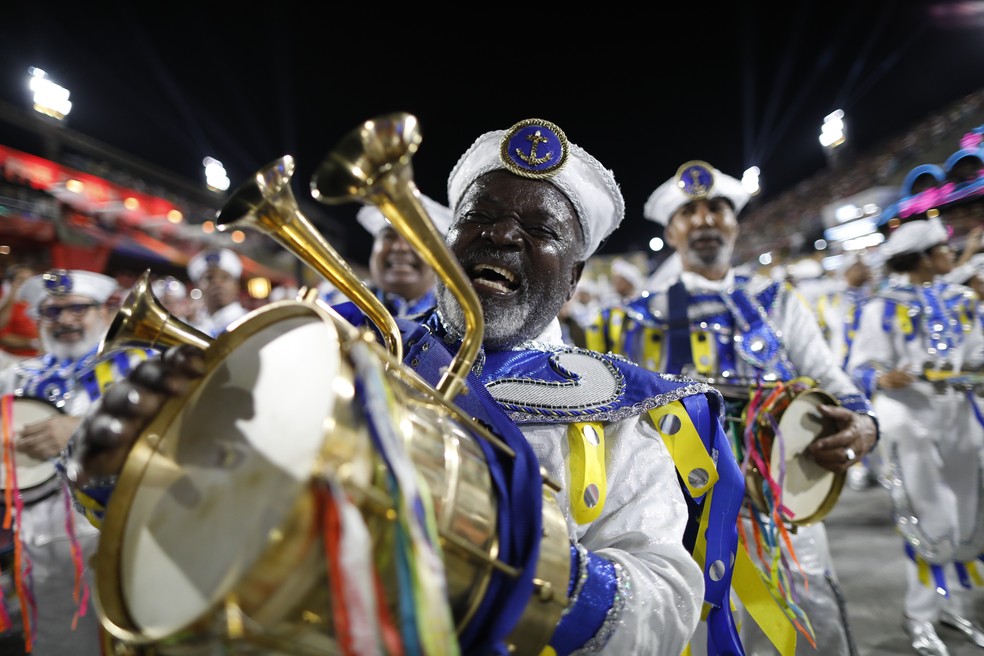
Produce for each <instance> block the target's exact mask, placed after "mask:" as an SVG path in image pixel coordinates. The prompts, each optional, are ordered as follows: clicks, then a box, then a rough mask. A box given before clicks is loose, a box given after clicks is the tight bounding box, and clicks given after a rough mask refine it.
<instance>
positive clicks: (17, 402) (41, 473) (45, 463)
mask: <svg viewBox="0 0 984 656" xmlns="http://www.w3.org/2000/svg"><path fill="white" fill-rule="evenodd" d="M11 405H12V406H13V415H14V416H13V421H12V422H11V427H12V428H13V430H14V433H15V434H16V433H18V432H19V431H20V430H21V429H22V428H23V427H24V426H27V425H28V424H34V423H37V422H39V421H44V420H45V419H50V418H51V417H53V416H55V415H59V414H62V413H61V411H60V410H59V409H58V408H56V407H55V406H53V405H52V404H50V403H48V402H47V401H42V400H41V399H32V398H29V397H15V398H14V402H13V403H12V404H11ZM6 457H7V452H6V450H5V449H2V448H0V489H3V490H6V489H7V461H6ZM14 465H15V466H16V467H17V472H16V474H17V488H18V489H20V490H26V489H27V488H31V487H34V486H36V485H41V484H42V483H44V482H46V481H48V480H51V477H52V476H54V475H55V474H56V473H57V472H56V470H55V463H54V461H52V460H35V459H34V458H32V457H31V456H29V455H26V454H23V453H21V452H20V451H15V455H14Z"/></svg>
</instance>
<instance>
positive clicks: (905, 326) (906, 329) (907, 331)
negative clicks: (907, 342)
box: [895, 305, 913, 336]
mask: <svg viewBox="0 0 984 656" xmlns="http://www.w3.org/2000/svg"><path fill="white" fill-rule="evenodd" d="M895 318H896V319H898V321H899V330H901V331H902V334H903V335H905V336H909V335H911V334H912V331H913V326H912V317H910V316H909V308H907V307H905V306H904V305H898V306H896V308H895Z"/></svg>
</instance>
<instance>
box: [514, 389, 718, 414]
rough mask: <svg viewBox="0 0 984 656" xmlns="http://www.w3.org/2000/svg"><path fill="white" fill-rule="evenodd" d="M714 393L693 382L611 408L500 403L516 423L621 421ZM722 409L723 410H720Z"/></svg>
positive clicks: (715, 391)
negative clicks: (540, 408) (584, 419)
mask: <svg viewBox="0 0 984 656" xmlns="http://www.w3.org/2000/svg"><path fill="white" fill-rule="evenodd" d="M708 393H715V394H720V392H718V391H717V390H714V389H712V388H711V387H710V386H709V385H705V384H704V383H693V384H691V385H687V386H686V387H678V388H677V389H674V390H670V391H669V392H667V393H665V394H660V395H658V396H653V397H650V398H648V399H646V400H644V401H642V402H641V403H636V404H634V405H630V406H622V407H619V408H613V409H611V410H597V411H593V410H581V411H568V412H561V411H548V410H544V411H542V412H534V411H533V409H531V408H518V407H515V406H511V405H509V404H507V403H503V402H501V401H500V404H501V405H502V406H503V407H505V408H506V414H508V415H509V418H510V419H512V420H513V421H515V422H518V423H537V422H554V421H558V422H565V423H566V422H568V421H570V420H571V419H572V418H577V417H590V418H591V420H592V421H607V422H616V421H622V420H623V419H628V418H629V417H634V416H636V415H639V414H642V413H643V412H648V411H650V410H652V409H654V408H658V407H660V406H663V405H666V404H667V403H672V402H673V401H679V400H680V399H682V398H685V397H688V396H694V395H696V394H708ZM720 407H721V408H722V409H723V407H724V404H723V403H721V404H720ZM722 411H723V410H722Z"/></svg>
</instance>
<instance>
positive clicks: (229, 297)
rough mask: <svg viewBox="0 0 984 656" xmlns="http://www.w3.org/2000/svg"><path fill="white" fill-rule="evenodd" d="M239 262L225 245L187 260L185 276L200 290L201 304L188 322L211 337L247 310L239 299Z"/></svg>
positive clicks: (241, 269) (240, 262) (240, 265)
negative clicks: (202, 303)
mask: <svg viewBox="0 0 984 656" xmlns="http://www.w3.org/2000/svg"><path fill="white" fill-rule="evenodd" d="M242 274H243V261H242V260H241V259H240V258H239V256H238V255H236V254H235V253H234V252H232V251H231V250H229V249H228V248H219V249H207V250H204V251H201V252H199V253H198V254H196V255H195V256H194V257H192V258H191V261H189V262H188V277H189V278H190V279H191V282H193V283H194V284H195V285H197V286H198V288H199V289H201V291H202V301H204V303H205V307H204V312H202V313H201V314H200V315H199V316H198V317H197V318H196V319H195V320H194V321H193V322H192V325H193V326H194V327H195V328H197V329H199V330H201V331H202V332H204V333H206V334H208V335H211V336H212V337H215V336H216V335H218V334H219V333H220V332H222V331H223V330H225V329H226V327H227V326H228V325H229V324H230V323H232V322H233V321H235V320H236V319H239V318H240V317H242V316H244V315H245V314H247V313H248V312H249V311H248V310H247V309H246V308H244V307H243V306H242V304H241V303H240V302H239V279H240V276H242Z"/></svg>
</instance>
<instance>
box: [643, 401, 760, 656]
mask: <svg viewBox="0 0 984 656" xmlns="http://www.w3.org/2000/svg"><path fill="white" fill-rule="evenodd" d="M695 403H696V401H695V400H694V397H686V398H683V399H681V400H678V401H673V402H672V403H668V404H665V405H662V406H659V407H657V408H653V409H652V410H650V411H649V413H648V414H649V418H650V419H651V421H652V422H653V426H654V427H655V428H656V431H657V432H658V433H659V435H660V437H661V438H662V439H663V442H664V444H666V448H667V451H668V452H669V454H670V456H671V457H672V458H673V462H674V464H675V465H676V468H677V473H678V474H679V475H680V478H681V480H682V481H683V483H684V485H685V486H686V489H687V492H688V493H689V495H690V497H691V498H692V499H693V500H694V501H695V502H696V503H697V504H698V505H699V507H700V519H699V525H700V526H699V529H698V530H697V535H696V543H695V545H694V548H693V550H692V553H693V556H694V559H695V560H696V561H697V563H698V564H699V565H700V567H701V571H702V572H703V573H704V603H705V604H706V609H707V615H706V619H707V632H708V634H707V640H708V646H709V647H712V646H713V650H711V651H709V653H711V654H721V655H722V656H724V655H732V654H734V655H740V654H743V653H744V651H743V650H742V647H741V639H740V638H739V637H738V632H737V629H736V627H735V624H734V618H733V617H732V615H731V604H730V592H731V585H732V571H733V567H734V562H735V554H736V553H737V552H738V528H737V521H738V512H739V510H740V509H741V503H742V499H743V497H744V494H745V486H744V481H743V480H742V478H741V473H740V472H739V470H738V464H737V462H736V461H735V459H734V458H733V457H723V458H722V457H720V456H721V455H722V454H728V455H729V456H730V454H731V451H730V446H729V445H728V440H727V436H726V435H725V434H724V431H723V430H722V429H721V428H720V426H718V427H717V428H716V429H715V427H714V426H713V422H712V417H711V415H713V414H714V413H707V412H703V413H702V412H700V411H699V407H696V406H694V405H693V404H695ZM695 421H696V422H698V424H699V425H698V424H695ZM705 440H706V442H705ZM712 489H713V490H715V491H719V492H720V493H719V494H717V495H714V494H710V491H711V490H712ZM691 521H692V520H691ZM698 545H699V546H698Z"/></svg>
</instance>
